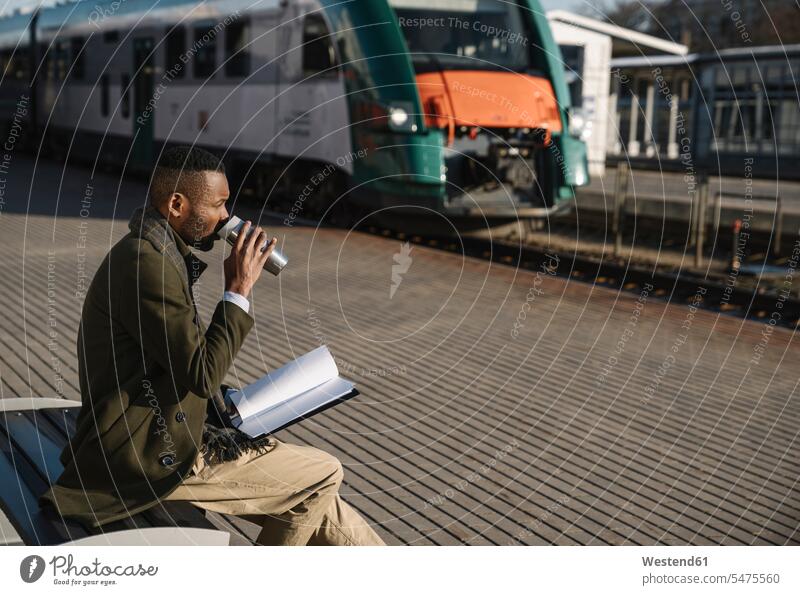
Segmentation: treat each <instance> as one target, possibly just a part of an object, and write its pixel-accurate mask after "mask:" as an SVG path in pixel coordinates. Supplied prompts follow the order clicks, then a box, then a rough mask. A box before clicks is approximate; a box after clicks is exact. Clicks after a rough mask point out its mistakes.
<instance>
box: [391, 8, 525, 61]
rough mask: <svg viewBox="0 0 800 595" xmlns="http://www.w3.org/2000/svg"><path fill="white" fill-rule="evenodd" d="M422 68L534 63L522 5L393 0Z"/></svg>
mask: <svg viewBox="0 0 800 595" xmlns="http://www.w3.org/2000/svg"><path fill="white" fill-rule="evenodd" d="M390 4H391V5H392V6H393V7H394V9H395V13H396V14H397V23H398V25H399V26H400V30H401V31H402V32H403V35H404V36H405V39H406V43H407V44H408V49H409V52H411V54H412V60H413V62H414V68H415V70H416V71H417V72H424V71H430V70H451V69H469V70H514V71H524V70H527V69H528V68H529V67H530V48H531V39H530V34H529V32H528V28H527V26H526V24H525V19H524V18H523V14H522V10H521V9H520V7H519V6H517V5H516V4H515V3H513V2H508V1H503V0H448V1H446V2H445V1H442V0H428V1H419V0H390Z"/></svg>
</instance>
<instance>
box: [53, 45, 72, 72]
mask: <svg viewBox="0 0 800 595" xmlns="http://www.w3.org/2000/svg"><path fill="white" fill-rule="evenodd" d="M69 59H70V56H69V46H68V43H67V41H66V40H63V41H59V42H57V43H56V48H55V77H56V80H57V81H63V80H64V79H65V78H66V76H67V69H68V62H69Z"/></svg>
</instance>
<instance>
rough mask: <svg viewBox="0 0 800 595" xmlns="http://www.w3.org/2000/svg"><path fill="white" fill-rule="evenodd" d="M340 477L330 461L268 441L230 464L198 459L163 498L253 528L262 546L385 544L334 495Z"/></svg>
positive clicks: (313, 452) (306, 449)
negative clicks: (230, 517)
mask: <svg viewBox="0 0 800 595" xmlns="http://www.w3.org/2000/svg"><path fill="white" fill-rule="evenodd" d="M343 476H344V473H343V471H342V464H341V463H340V462H339V460H338V459H337V458H336V457H333V456H331V455H329V454H328V453H326V452H324V451H321V450H318V449H316V448H311V447H308V446H296V445H293V444H287V443H285V442H280V441H278V440H276V439H274V438H272V439H270V444H269V446H268V449H267V452H265V453H261V454H259V453H254V452H252V453H246V454H244V455H243V456H241V457H240V458H238V459H236V460H235V461H230V462H225V463H216V464H213V465H210V464H208V462H207V461H206V460H204V458H203V457H202V456H200V455H198V457H197V460H196V462H195V465H194V468H193V470H192V474H191V475H190V476H188V477H187V478H186V479H185V480H184V481H183V482H182V483H181V485H179V486H178V488H177V489H176V490H175V491H174V492H172V493H171V494H170V495H169V496H167V498H166V499H167V500H188V501H189V502H191V503H192V504H194V505H195V506H197V507H199V508H203V509H205V510H211V511H214V512H220V513H225V514H234V515H237V516H241V517H243V518H246V519H247V520H249V521H253V522H255V523H258V524H260V525H261V527H262V529H261V532H260V533H259V535H258V538H257V540H256V541H257V542H258V543H259V544H262V545H385V544H384V543H383V540H382V539H381V538H380V537H379V536H378V534H377V533H375V531H373V529H372V527H370V526H369V525H368V524H367V523H366V522H365V521H364V519H363V518H362V517H361V515H359V514H358V513H357V512H356V511H355V510H353V509H352V508H351V507H350V506H349V505H348V504H347V503H346V502H345V501H344V500H342V499H341V497H340V496H339V486H340V485H341V483H342V478H343Z"/></svg>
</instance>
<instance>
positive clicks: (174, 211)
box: [167, 192, 189, 219]
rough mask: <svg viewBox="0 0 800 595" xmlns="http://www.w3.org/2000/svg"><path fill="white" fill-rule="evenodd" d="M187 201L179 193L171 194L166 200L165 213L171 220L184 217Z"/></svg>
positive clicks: (187, 206) (187, 205)
mask: <svg viewBox="0 0 800 595" xmlns="http://www.w3.org/2000/svg"><path fill="white" fill-rule="evenodd" d="M188 208H189V201H188V199H187V198H186V196H185V195H183V194H181V193H180V192H173V193H172V194H171V195H170V197H169V198H168V199H167V212H168V213H169V217H170V218H171V219H180V218H182V217H185V216H186V213H187V209H188Z"/></svg>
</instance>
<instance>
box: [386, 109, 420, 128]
mask: <svg viewBox="0 0 800 595" xmlns="http://www.w3.org/2000/svg"><path fill="white" fill-rule="evenodd" d="M409 111H410V109H409V106H407V105H405V104H403V103H393V104H391V105H390V106H389V128H391V129H392V130H395V131H397V132H416V131H417V125H416V124H414V119H413V118H412V117H411V115H410V114H409Z"/></svg>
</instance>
